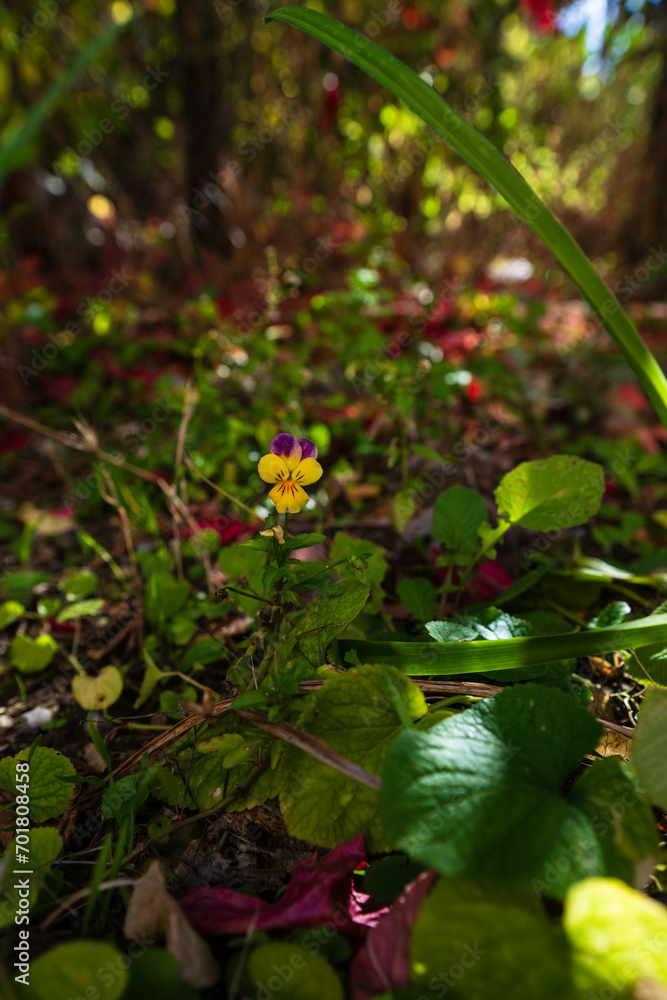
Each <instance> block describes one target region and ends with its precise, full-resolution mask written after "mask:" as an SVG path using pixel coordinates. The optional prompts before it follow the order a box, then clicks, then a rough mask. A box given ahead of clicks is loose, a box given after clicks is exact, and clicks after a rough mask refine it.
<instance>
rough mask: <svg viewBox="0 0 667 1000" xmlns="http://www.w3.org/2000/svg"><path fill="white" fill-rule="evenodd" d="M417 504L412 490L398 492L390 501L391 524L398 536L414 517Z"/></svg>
mask: <svg viewBox="0 0 667 1000" xmlns="http://www.w3.org/2000/svg"><path fill="white" fill-rule="evenodd" d="M418 507H419V504H418V502H417V500H416V498H415V495H414V491H413V490H400V491H399V492H398V493H396V494H395V495H394V497H393V498H392V501H391V514H390V517H391V523H392V524H393V525H394V527H395V528H396V531H397V532H398V533H399V535H402V534H403V532H404V531H405V529H406V528H407V526H408V524H409V523H410V521H411V520H412V518H413V517H414V515H415V513H416V511H417V509H418Z"/></svg>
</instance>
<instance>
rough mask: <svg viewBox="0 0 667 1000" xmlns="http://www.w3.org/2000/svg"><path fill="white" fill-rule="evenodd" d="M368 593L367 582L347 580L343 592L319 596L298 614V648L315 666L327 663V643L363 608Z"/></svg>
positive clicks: (368, 586)
mask: <svg viewBox="0 0 667 1000" xmlns="http://www.w3.org/2000/svg"><path fill="white" fill-rule="evenodd" d="M369 592H370V585H369V584H368V583H363V581H361V580H355V579H347V580H346V581H345V590H344V591H343V593H342V594H338V595H337V596H335V597H329V596H327V597H317V598H316V599H315V600H314V601H311V603H310V604H309V605H308V607H307V608H306V610H305V611H304V612H303V613H302V614H301V615H299V617H298V620H297V621H296V622H295V629H296V632H295V634H296V635H297V638H298V648H299V649H300V651H301V653H302V654H303V656H305V657H306V659H307V660H309V661H310V663H311V664H312V665H313V666H315V667H319V666H321V665H322V664H323V663H324V662H325V660H326V649H327V646H328V645H329V643H330V642H331V640H332V639H335V638H336V636H337V635H338V633H339V632H340V631H342V629H344V628H345V626H346V625H347V624H348V622H351V621H352V620H353V619H354V618H356V617H357V615H358V614H359V612H360V611H362V610H363V608H364V605H365V604H366V601H367V600H368V595H369Z"/></svg>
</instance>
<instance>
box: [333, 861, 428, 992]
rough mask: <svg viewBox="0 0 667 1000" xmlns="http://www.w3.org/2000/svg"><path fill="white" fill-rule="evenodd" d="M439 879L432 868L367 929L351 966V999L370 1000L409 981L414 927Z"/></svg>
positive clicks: (423, 873)
mask: <svg viewBox="0 0 667 1000" xmlns="http://www.w3.org/2000/svg"><path fill="white" fill-rule="evenodd" d="M436 878H437V873H436V872H433V871H428V872H422V873H421V875H418V876H417V878H416V879H415V880H414V882H411V883H410V884H409V885H408V886H406V887H405V889H404V891H403V893H402V895H400V896H399V897H398V899H397V900H396V902H395V903H394V904H393V905H392V907H391V909H390V910H389V911H388V912H387V913H386V914H385V916H384V917H383V918H382V919H381V920H380V922H379V923H378V925H377V926H376V927H373V928H372V929H371V930H370V931H369V932H368V934H367V936H366V940H365V941H364V943H363V944H362V946H361V948H360V949H359V951H358V952H357V954H356V955H355V957H354V959H353V960H352V965H351V966H350V986H351V991H352V1000H371V997H375V996H378V994H380V993H388V992H389V991H390V990H394V989H400V987H402V986H408V985H409V984H410V942H411V940H412V928H413V927H414V923H415V920H416V919H417V914H418V913H419V911H420V909H421V906H422V903H423V902H424V899H425V898H426V896H427V895H428V893H429V891H430V889H431V886H432V885H433V882H434V881H435V879H436Z"/></svg>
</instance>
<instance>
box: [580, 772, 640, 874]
mask: <svg viewBox="0 0 667 1000" xmlns="http://www.w3.org/2000/svg"><path fill="white" fill-rule="evenodd" d="M568 801H569V803H570V805H572V806H574V807H575V808H576V809H579V810H580V811H581V812H582V813H583V814H584V816H586V817H588V819H589V821H590V823H591V825H592V827H593V829H594V830H595V834H596V836H597V838H598V840H599V841H600V845H601V847H602V859H603V868H604V870H603V872H600V874H605V875H609V876H611V877H613V878H620V879H623V881H624V882H628V883H629V884H630V885H641V884H642V883H643V882H644V880H645V875H646V868H647V859H651V858H654V857H656V856H657V854H658V835H657V831H656V828H655V820H654V818H653V812H652V810H651V808H650V806H649V805H648V803H647V801H646V798H645V796H644V794H643V792H642V790H641V788H640V785H639V780H638V778H637V774H636V772H635V770H634V768H633V767H631V766H630V764H628V763H626V761H624V760H622V759H621V758H620V757H616V756H614V757H605V758H604V759H602V760H595V761H593V764H592V765H591V767H589V768H588V770H587V771H585V772H584V774H583V776H582V777H581V778H580V779H579V781H577V783H576V785H575V786H574V788H573V789H572V791H571V792H570V793H569V795H568ZM648 864H649V867H651V868H652V867H653V865H652V864H651V862H650V860H649V862H648Z"/></svg>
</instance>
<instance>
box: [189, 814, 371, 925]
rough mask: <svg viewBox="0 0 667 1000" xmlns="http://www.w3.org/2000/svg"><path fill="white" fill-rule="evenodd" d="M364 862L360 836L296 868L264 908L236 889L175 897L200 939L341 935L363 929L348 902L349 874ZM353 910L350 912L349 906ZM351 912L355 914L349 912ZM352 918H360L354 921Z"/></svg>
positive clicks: (362, 919) (363, 918)
mask: <svg viewBox="0 0 667 1000" xmlns="http://www.w3.org/2000/svg"><path fill="white" fill-rule="evenodd" d="M363 860H364V846H363V839H362V836H361V834H358V835H357V836H356V837H355V838H354V840H351V841H349V843H347V844H341V845H340V846H339V847H336V848H334V850H333V851H330V852H329V854H327V855H326V856H325V857H324V858H322V859H321V860H320V859H318V857H317V855H313V856H312V858H308V860H306V861H302V862H301V864H300V865H298V866H297V867H296V868H295V870H294V874H293V875H292V878H291V881H290V883H289V885H288V886H287V888H286V889H285V892H284V893H283V894H282V896H281V897H280V899H279V900H278V902H276V903H268V902H266V900H264V899H260V898H259V897H258V896H248V895H246V894H245V893H243V892H237V891H236V890H235V889H224V888H208V887H206V886H193V887H191V888H187V889H183V890H182V891H181V892H179V893H177V894H176V896H177V899H178V902H179V905H180V906H181V909H182V910H183V912H184V913H185V915H186V917H187V918H188V920H189V921H190V923H191V924H192V926H193V927H194V928H195V930H198V931H200V932H201V933H202V934H245V933H246V931H247V930H248V928H249V927H252V928H253V929H254V930H255V931H259V930H276V929H278V928H280V929H285V928H288V927H318V926H320V925H321V924H324V923H326V922H327V921H333V922H334V923H335V925H336V926H337V927H338V928H339V929H340V930H345V931H347V932H348V933H349V932H350V931H353V932H354V931H357V933H358V931H359V930H360V929H361V928H358V927H357V926H355V925H358V924H360V923H366V922H367V921H368V919H369V914H368V913H363V902H365V901H366V899H364V900H363V901H362V900H358V899H356V900H352V873H353V872H354V869H355V868H357V867H358V866H359V864H360V863H361V862H362V861H363ZM351 902H352V903H353V904H354V905H353V906H350V903H351ZM353 910H354V913H353V912H352V911H353ZM355 915H356V916H357V917H358V919H357V920H355Z"/></svg>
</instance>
